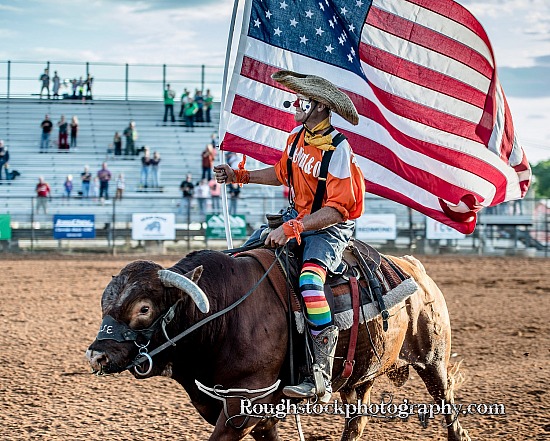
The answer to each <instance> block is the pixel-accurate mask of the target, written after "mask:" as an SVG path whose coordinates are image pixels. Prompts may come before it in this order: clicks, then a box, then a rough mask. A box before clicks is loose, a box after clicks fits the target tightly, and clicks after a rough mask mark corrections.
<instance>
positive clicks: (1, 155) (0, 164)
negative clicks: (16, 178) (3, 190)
mask: <svg viewBox="0 0 550 441" xmlns="http://www.w3.org/2000/svg"><path fill="white" fill-rule="evenodd" d="M9 160H10V152H8V148H7V147H6V146H5V145H4V140H3V139H0V181H1V180H2V170H4V173H5V174H6V181H9V180H10V178H11V176H10V173H9V169H8V162H9Z"/></svg>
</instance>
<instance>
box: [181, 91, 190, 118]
mask: <svg viewBox="0 0 550 441" xmlns="http://www.w3.org/2000/svg"><path fill="white" fill-rule="evenodd" d="M188 98H189V91H188V90H187V88H184V89H183V93H182V94H181V98H180V114H179V117H180V118H183V115H184V110H185V105H186V104H187V99H188Z"/></svg>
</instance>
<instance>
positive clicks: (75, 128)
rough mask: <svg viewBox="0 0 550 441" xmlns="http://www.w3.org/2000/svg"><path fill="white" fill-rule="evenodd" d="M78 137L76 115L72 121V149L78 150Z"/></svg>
mask: <svg viewBox="0 0 550 441" xmlns="http://www.w3.org/2000/svg"><path fill="white" fill-rule="evenodd" d="M77 136H78V118H77V116H76V115H74V116H73V118H72V119H71V148H72V149H73V148H74V149H76V138H77Z"/></svg>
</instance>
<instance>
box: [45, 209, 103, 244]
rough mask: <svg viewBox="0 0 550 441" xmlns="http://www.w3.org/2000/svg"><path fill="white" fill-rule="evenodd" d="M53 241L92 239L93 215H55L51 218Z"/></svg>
mask: <svg viewBox="0 0 550 441" xmlns="http://www.w3.org/2000/svg"><path fill="white" fill-rule="evenodd" d="M53 238H54V239H94V238H95V216H94V215H93V214H56V215H54V217H53Z"/></svg>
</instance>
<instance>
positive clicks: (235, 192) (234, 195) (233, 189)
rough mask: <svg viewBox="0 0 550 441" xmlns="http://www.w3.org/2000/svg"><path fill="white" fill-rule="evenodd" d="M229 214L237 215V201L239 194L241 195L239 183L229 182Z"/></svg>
mask: <svg viewBox="0 0 550 441" xmlns="http://www.w3.org/2000/svg"><path fill="white" fill-rule="evenodd" d="M229 195H230V197H231V199H229V214H230V215H231V216H236V215H237V202H238V201H239V196H240V195H241V186H240V185H239V184H231V185H230V186H229Z"/></svg>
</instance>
